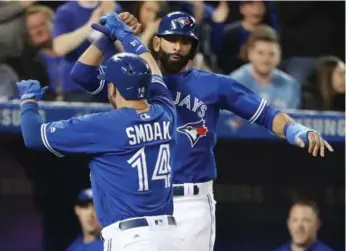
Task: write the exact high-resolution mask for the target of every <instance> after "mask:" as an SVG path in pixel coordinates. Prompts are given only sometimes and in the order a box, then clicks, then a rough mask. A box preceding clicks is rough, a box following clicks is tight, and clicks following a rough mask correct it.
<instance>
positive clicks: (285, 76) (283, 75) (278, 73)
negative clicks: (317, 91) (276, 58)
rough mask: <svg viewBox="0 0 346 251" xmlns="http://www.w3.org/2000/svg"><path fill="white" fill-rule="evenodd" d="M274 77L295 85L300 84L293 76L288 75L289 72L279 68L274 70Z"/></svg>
mask: <svg viewBox="0 0 346 251" xmlns="http://www.w3.org/2000/svg"><path fill="white" fill-rule="evenodd" d="M274 78H275V79H276V80H277V81H278V82H279V81H280V82H282V83H285V84H288V83H290V84H294V85H298V84H299V83H298V81H296V80H295V79H294V78H293V77H292V76H290V75H288V74H287V73H285V72H283V71H281V70H279V69H275V70H274Z"/></svg>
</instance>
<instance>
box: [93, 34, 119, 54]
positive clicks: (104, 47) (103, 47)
mask: <svg viewBox="0 0 346 251" xmlns="http://www.w3.org/2000/svg"><path fill="white" fill-rule="evenodd" d="M114 42H115V41H112V40H110V39H109V38H108V37H107V36H106V35H102V36H101V37H99V38H98V39H97V40H96V41H94V43H93V45H94V46H96V47H97V48H99V50H100V51H102V53H103V54H106V53H108V52H112V54H115V53H116V50H115V45H114Z"/></svg>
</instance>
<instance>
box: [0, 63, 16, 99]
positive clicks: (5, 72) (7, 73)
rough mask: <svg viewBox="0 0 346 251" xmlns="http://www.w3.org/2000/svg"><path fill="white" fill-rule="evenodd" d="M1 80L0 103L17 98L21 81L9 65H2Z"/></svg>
mask: <svg viewBox="0 0 346 251" xmlns="http://www.w3.org/2000/svg"><path fill="white" fill-rule="evenodd" d="M0 79H1V82H0V101H2V100H9V99H12V98H15V97H16V96H17V87H16V83H17V82H18V81H19V78H18V76H17V74H16V73H15V71H14V70H13V69H12V68H11V67H10V66H9V65H6V64H0Z"/></svg>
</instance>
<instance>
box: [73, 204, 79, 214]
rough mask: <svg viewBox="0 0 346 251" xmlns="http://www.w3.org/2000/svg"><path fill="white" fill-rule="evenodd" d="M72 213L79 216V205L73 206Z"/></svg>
mask: <svg viewBox="0 0 346 251" xmlns="http://www.w3.org/2000/svg"><path fill="white" fill-rule="evenodd" d="M74 213H75V214H76V215H77V216H79V214H80V210H79V206H74Z"/></svg>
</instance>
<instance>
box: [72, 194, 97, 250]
mask: <svg viewBox="0 0 346 251" xmlns="http://www.w3.org/2000/svg"><path fill="white" fill-rule="evenodd" d="M74 210H75V213H76V215H77V217H78V219H79V222H80V226H81V229H82V235H81V236H79V237H78V238H77V239H76V240H75V241H74V242H73V243H72V244H71V245H70V246H69V247H68V249H67V251H89V250H90V251H101V250H103V242H102V241H101V239H100V232H101V227H100V225H99V223H98V221H97V219H96V214H95V210H94V204H93V196H92V191H91V189H86V190H83V191H81V192H80V194H79V197H78V200H77V204H76V205H75V208H74Z"/></svg>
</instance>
